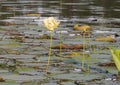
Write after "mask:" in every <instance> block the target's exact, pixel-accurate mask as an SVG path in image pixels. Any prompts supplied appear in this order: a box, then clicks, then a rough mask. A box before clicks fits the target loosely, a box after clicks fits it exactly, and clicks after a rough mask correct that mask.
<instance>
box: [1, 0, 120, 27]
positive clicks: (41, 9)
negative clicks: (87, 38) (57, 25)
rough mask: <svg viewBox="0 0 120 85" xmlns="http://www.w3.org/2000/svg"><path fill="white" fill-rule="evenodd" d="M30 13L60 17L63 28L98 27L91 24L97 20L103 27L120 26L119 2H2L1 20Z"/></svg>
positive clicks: (32, 0)
mask: <svg viewBox="0 0 120 85" xmlns="http://www.w3.org/2000/svg"><path fill="white" fill-rule="evenodd" d="M29 13H40V14H41V17H49V16H54V17H58V18H59V19H60V20H61V21H63V24H62V25H63V26H71V23H72V24H75V23H79V24H82V23H84V24H86V23H87V24H93V25H96V22H91V20H94V19H96V18H97V19H98V22H97V23H100V24H102V25H103V23H105V25H106V26H109V27H119V25H120V19H119V18H120V14H119V13H120V1H119V0H0V20H3V19H8V18H10V17H15V16H19V17H20V16H23V15H25V14H29ZM64 22H65V23H64ZM66 22H67V24H66ZM68 23H69V24H68ZM2 24H3V23H1V25H2ZM97 25H98V24H97Z"/></svg>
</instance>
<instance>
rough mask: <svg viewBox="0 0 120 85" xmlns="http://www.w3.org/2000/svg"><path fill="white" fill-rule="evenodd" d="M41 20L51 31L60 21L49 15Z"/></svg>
mask: <svg viewBox="0 0 120 85" xmlns="http://www.w3.org/2000/svg"><path fill="white" fill-rule="evenodd" d="M43 22H44V26H45V27H46V28H47V29H48V30H51V31H53V30H54V29H56V28H57V27H58V25H59V24H60V22H58V21H57V20H56V19H55V18H54V17H49V18H47V19H44V21H43Z"/></svg>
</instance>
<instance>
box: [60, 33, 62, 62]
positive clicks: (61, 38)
mask: <svg viewBox="0 0 120 85" xmlns="http://www.w3.org/2000/svg"><path fill="white" fill-rule="evenodd" d="M60 60H62V32H61V31H60Z"/></svg>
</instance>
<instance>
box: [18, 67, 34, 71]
mask: <svg viewBox="0 0 120 85" xmlns="http://www.w3.org/2000/svg"><path fill="white" fill-rule="evenodd" d="M30 70H33V69H32V68H27V67H20V68H17V69H16V71H17V72H21V71H30Z"/></svg>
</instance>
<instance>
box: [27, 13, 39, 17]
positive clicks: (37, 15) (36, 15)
mask: <svg viewBox="0 0 120 85" xmlns="http://www.w3.org/2000/svg"><path fill="white" fill-rule="evenodd" d="M26 16H31V17H32V16H35V17H40V16H41V14H38V13H36V14H26Z"/></svg>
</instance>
